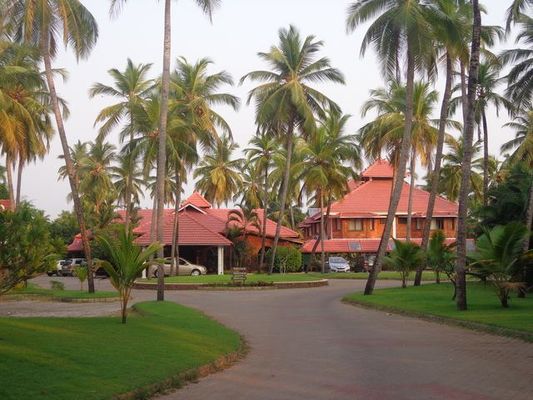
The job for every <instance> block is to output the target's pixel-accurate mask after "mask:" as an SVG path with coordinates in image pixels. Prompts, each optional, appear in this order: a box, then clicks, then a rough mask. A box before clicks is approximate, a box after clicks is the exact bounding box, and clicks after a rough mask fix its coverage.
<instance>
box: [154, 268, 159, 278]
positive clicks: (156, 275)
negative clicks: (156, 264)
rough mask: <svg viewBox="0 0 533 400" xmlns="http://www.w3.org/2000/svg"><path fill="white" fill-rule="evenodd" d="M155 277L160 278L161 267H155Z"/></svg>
mask: <svg viewBox="0 0 533 400" xmlns="http://www.w3.org/2000/svg"><path fill="white" fill-rule="evenodd" d="M154 278H159V269H157V268H156V269H155V271H154Z"/></svg>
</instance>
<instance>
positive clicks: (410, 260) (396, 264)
mask: <svg viewBox="0 0 533 400" xmlns="http://www.w3.org/2000/svg"><path fill="white" fill-rule="evenodd" d="M394 243H395V248H394V250H392V251H391V252H390V253H389V255H388V256H386V257H385V258H384V260H383V262H384V264H385V265H387V266H389V267H391V268H393V269H394V270H396V271H398V272H399V273H400V274H401V276H402V287H403V288H405V287H406V280H407V277H408V276H409V274H410V272H411V271H414V270H415V269H416V268H417V267H418V266H419V265H420V264H421V263H422V262H423V261H424V253H423V251H422V249H421V248H420V246H418V245H417V244H415V243H413V242H402V241H400V240H396V239H394Z"/></svg>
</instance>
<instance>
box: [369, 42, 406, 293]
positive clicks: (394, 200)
mask: <svg viewBox="0 0 533 400" xmlns="http://www.w3.org/2000/svg"><path fill="white" fill-rule="evenodd" d="M407 41H408V42H407V82H406V85H407V87H406V107H405V127H404V131H403V138H402V145H401V148H400V159H399V162H398V167H397V169H396V175H395V177H394V185H393V188H392V195H391V201H390V205H389V211H388V213H387V219H386V220H385V228H384V230H383V236H381V241H380V242H379V247H378V252H377V255H376V260H375V262H374V265H373V266H372V269H371V270H370V273H369V275H368V280H367V282H366V286H365V295H371V294H372V292H373V291H374V286H375V285H376V279H377V276H378V274H379V272H380V271H381V266H382V264H383V258H384V257H385V253H386V251H387V247H388V244H389V239H390V235H391V231H392V225H393V223H394V219H395V218H396V210H397V209H398V203H399V202H400V196H401V194H402V187H403V180H404V177H405V168H406V165H407V159H408V158H409V149H410V147H411V130H412V127H413V89H414V80H415V61H414V54H412V48H411V44H410V38H408V39H407Z"/></svg>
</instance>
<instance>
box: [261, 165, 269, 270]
mask: <svg viewBox="0 0 533 400" xmlns="http://www.w3.org/2000/svg"><path fill="white" fill-rule="evenodd" d="M267 209H268V167H266V168H265V176H264V181H263V221H262V225H263V228H262V229H263V230H262V232H261V256H260V257H259V272H260V273H261V272H263V263H264V262H265V246H266V227H267Z"/></svg>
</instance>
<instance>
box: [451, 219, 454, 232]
mask: <svg viewBox="0 0 533 400" xmlns="http://www.w3.org/2000/svg"><path fill="white" fill-rule="evenodd" d="M451 221H452V230H455V218H452V219H451Z"/></svg>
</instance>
